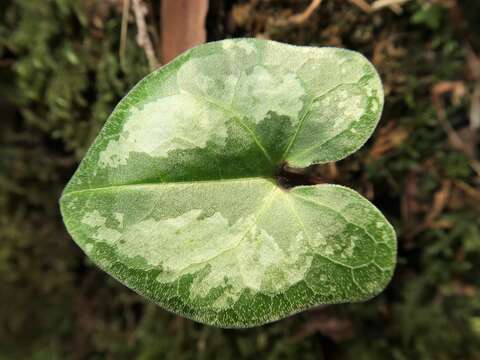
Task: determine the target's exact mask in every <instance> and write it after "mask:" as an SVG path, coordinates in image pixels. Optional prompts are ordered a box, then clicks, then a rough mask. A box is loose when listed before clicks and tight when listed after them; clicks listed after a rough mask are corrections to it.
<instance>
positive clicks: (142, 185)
mask: <svg viewBox="0 0 480 360" xmlns="http://www.w3.org/2000/svg"><path fill="white" fill-rule="evenodd" d="M248 181H266V182H270V183H271V184H272V185H273V186H274V187H278V188H279V186H278V185H277V184H276V183H275V179H274V178H273V177H266V176H254V177H238V178H232V179H215V180H189V181H172V182H158V183H133V184H122V185H109V186H99V187H94V188H88V189H81V190H72V191H69V192H66V193H64V194H62V198H63V197H65V196H68V195H74V194H80V193H84V192H91V191H108V190H121V189H125V188H128V189H132V188H148V187H158V186H175V185H180V186H181V185H193V184H216V183H228V182H248Z"/></svg>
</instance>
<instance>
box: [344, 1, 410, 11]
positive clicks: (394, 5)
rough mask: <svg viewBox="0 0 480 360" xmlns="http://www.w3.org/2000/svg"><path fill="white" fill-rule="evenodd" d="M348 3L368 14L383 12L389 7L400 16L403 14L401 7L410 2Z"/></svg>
mask: <svg viewBox="0 0 480 360" xmlns="http://www.w3.org/2000/svg"><path fill="white" fill-rule="evenodd" d="M348 1H349V2H351V3H352V4H353V5H355V6H357V7H358V8H360V9H361V10H363V11H364V12H366V13H368V14H370V13H373V12H375V11H378V10H381V9H383V8H385V7H388V8H390V10H392V11H393V12H395V13H397V14H399V13H401V12H402V7H401V6H402V5H403V4H405V3H406V2H407V1H410V0H377V1H375V2H374V3H373V4H371V5H370V4H369V3H367V2H366V1H365V0H348Z"/></svg>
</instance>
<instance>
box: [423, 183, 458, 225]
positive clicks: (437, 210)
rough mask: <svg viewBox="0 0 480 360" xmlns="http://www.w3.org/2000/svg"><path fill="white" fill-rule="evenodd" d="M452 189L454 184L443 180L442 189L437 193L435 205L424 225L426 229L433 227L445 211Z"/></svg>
mask: <svg viewBox="0 0 480 360" xmlns="http://www.w3.org/2000/svg"><path fill="white" fill-rule="evenodd" d="M451 188H452V182H451V181H450V180H443V182H442V185H441V187H440V189H439V190H438V191H437V192H436V193H435V195H434V197H433V204H432V207H431V209H430V211H429V212H428V215H427V217H426V219H425V222H424V223H423V227H424V228H428V227H430V226H431V225H432V223H433V221H434V220H436V219H437V218H438V217H439V216H440V215H441V214H442V212H443V210H444V209H445V206H446V204H447V202H448V199H449V197H450V190H451Z"/></svg>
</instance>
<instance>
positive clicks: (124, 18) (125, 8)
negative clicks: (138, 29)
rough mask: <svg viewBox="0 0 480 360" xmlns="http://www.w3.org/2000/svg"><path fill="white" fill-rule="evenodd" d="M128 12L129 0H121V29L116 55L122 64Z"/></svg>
mask: <svg viewBox="0 0 480 360" xmlns="http://www.w3.org/2000/svg"><path fill="white" fill-rule="evenodd" d="M129 13H130V0H123V9H122V29H121V32H120V49H119V50H118V56H119V57H120V63H121V64H123V62H124V61H123V59H124V58H125V46H126V43H127V31H128V15H129Z"/></svg>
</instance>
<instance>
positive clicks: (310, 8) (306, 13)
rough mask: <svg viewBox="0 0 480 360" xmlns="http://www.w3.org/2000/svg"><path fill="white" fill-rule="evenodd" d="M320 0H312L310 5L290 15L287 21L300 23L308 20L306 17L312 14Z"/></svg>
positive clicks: (295, 23)
mask: <svg viewBox="0 0 480 360" xmlns="http://www.w3.org/2000/svg"><path fill="white" fill-rule="evenodd" d="M321 3H322V0H313V1H312V2H311V3H310V5H308V7H307V8H306V9H305V11H303V12H301V13H299V14H295V15H292V16H290V17H289V18H288V22H289V23H290V24H294V25H301V24H303V23H305V21H307V20H308V18H309V17H310V16H311V15H312V14H313V12H314V11H315V10H316V9H317V8H318V7H319V6H320V4H321Z"/></svg>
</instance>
